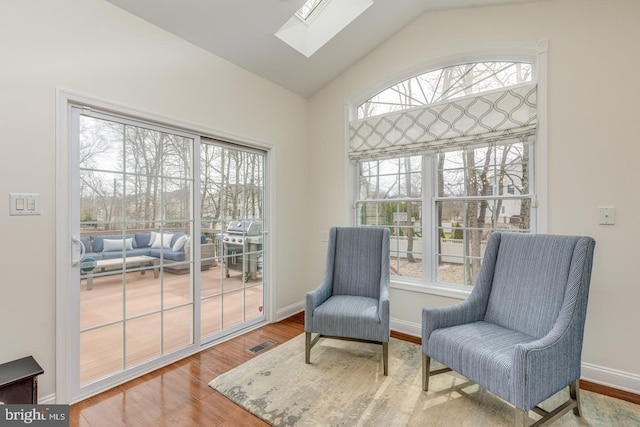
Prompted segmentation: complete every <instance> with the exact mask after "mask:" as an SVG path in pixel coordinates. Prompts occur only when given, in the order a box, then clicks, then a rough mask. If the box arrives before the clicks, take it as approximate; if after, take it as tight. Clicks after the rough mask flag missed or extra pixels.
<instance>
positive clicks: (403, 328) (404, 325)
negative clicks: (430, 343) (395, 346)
mask: <svg viewBox="0 0 640 427" xmlns="http://www.w3.org/2000/svg"><path fill="white" fill-rule="evenodd" d="M390 323H391V330H392V331H396V332H402V333H403V334H407V335H411V336H414V337H421V336H422V325H419V324H417V323H412V322H407V321H405V320H398V319H391V322H390Z"/></svg>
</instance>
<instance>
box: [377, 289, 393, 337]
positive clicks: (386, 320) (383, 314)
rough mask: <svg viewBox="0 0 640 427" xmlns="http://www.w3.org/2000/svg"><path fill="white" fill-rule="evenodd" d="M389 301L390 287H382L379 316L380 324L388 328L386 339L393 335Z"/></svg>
mask: <svg viewBox="0 0 640 427" xmlns="http://www.w3.org/2000/svg"><path fill="white" fill-rule="evenodd" d="M389 299H390V298H389V286H382V287H381V289H380V299H379V300H378V315H379V316H380V323H381V324H382V325H383V326H384V327H385V328H386V331H385V337H387V338H388V337H389V336H390V334H391V325H390V323H391V319H390V313H389ZM387 342H388V340H387Z"/></svg>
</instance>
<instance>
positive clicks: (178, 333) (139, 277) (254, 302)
mask: <svg viewBox="0 0 640 427" xmlns="http://www.w3.org/2000/svg"><path fill="white" fill-rule="evenodd" d="M143 271H144V273H145V274H142V271H135V272H130V273H126V275H125V276H123V274H122V273H116V274H111V275H107V276H102V277H94V278H93V288H92V289H90V290H88V289H87V280H86V279H82V280H81V284H80V286H81V289H80V329H81V330H82V331H83V332H82V333H81V334H80V382H81V384H83V385H84V384H88V383H90V382H92V381H95V380H97V379H99V378H102V377H105V376H107V375H110V374H113V373H116V372H120V371H122V369H123V367H131V366H135V365H137V364H140V363H143V362H144V361H147V360H149V359H152V358H154V357H157V356H160V355H161V354H166V353H169V352H171V351H173V350H177V349H179V348H182V347H185V346H187V345H189V344H190V343H191V336H192V334H191V329H192V322H193V315H192V306H191V305H190V302H191V277H190V274H172V273H169V272H162V273H161V274H160V275H159V277H157V278H155V277H154V274H153V273H154V272H153V269H152V268H150V269H148V270H143ZM230 274H231V277H229V278H226V277H224V269H223V268H221V267H220V266H218V267H214V268H211V269H209V270H205V271H202V272H201V280H200V281H201V296H202V301H201V314H202V315H201V328H200V334H201V336H206V335H209V334H212V333H215V332H218V331H221V330H222V329H223V328H228V327H230V326H234V325H237V324H239V323H242V322H243V321H246V320H250V319H253V318H256V317H259V316H261V315H262V312H263V307H262V305H263V287H262V284H261V282H260V280H251V281H248V282H247V283H244V284H243V283H242V280H241V273H240V272H238V271H233V270H231V271H230ZM124 277H126V286H125V285H123V278H124ZM124 296H126V299H125V298H124ZM223 307H224V308H223ZM162 309H164V311H162ZM123 319H126V320H125V321H123ZM100 325H108V326H104V327H98V326H100ZM123 328H126V340H123V336H124V334H123Z"/></svg>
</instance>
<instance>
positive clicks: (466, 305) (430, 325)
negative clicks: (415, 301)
mask: <svg viewBox="0 0 640 427" xmlns="http://www.w3.org/2000/svg"><path fill="white" fill-rule="evenodd" d="M484 308H485V307H484V306H483V304H482V301H480V300H479V299H478V298H473V294H472V295H471V296H470V297H469V298H468V299H466V300H465V301H463V302H461V303H458V304H454V305H451V306H447V307H424V308H423V309H422V352H423V353H425V354H427V355H429V337H430V336H431V333H432V332H433V331H435V330H436V329H441V328H448V327H451V326H457V325H464V324H466V323H471V322H477V321H480V320H482V319H483V317H484Z"/></svg>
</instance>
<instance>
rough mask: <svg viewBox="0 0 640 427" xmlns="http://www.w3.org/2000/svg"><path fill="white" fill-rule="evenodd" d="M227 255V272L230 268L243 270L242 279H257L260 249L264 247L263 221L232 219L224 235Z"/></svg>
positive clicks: (223, 239)
mask: <svg viewBox="0 0 640 427" xmlns="http://www.w3.org/2000/svg"><path fill="white" fill-rule="evenodd" d="M222 245H223V250H224V256H225V263H224V264H225V273H226V276H227V277H229V276H230V273H229V270H236V271H241V272H242V281H243V282H246V281H247V280H249V279H256V278H257V274H258V251H260V250H261V249H262V221H250V220H244V221H231V223H229V226H228V227H227V231H226V233H224V234H223V235H222Z"/></svg>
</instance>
